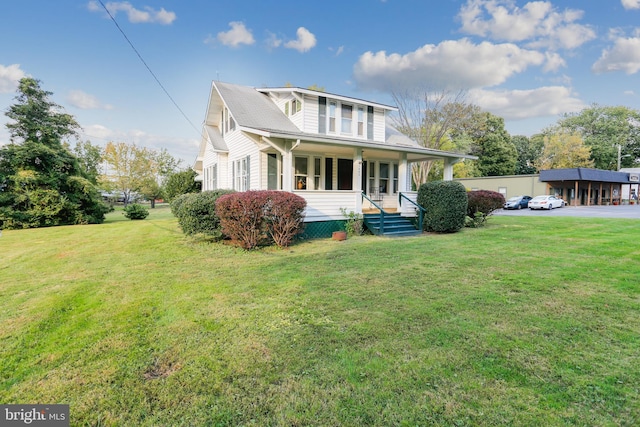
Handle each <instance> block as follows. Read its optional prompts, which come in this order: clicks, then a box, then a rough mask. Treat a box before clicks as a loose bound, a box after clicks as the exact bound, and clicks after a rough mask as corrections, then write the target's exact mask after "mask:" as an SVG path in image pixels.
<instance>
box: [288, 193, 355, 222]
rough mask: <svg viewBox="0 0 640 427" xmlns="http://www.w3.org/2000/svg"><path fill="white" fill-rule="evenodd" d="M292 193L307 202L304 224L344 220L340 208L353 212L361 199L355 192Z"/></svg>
mask: <svg viewBox="0 0 640 427" xmlns="http://www.w3.org/2000/svg"><path fill="white" fill-rule="evenodd" d="M294 193H295V194H297V195H298V196H300V197H302V198H304V199H305V200H306V201H307V209H306V210H305V218H304V221H305V222H316V221H329V220H336V219H338V220H339V219H344V216H343V215H342V212H340V208H345V209H346V210H347V212H350V211H354V212H355V211H356V205H357V199H358V198H361V197H362V196H361V195H360V193H359V192H357V191H294Z"/></svg>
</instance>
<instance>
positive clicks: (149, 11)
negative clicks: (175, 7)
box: [87, 0, 176, 25]
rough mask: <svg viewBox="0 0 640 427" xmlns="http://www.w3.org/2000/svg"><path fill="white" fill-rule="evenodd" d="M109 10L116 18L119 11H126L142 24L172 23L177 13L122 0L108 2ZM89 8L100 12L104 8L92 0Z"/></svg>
mask: <svg viewBox="0 0 640 427" xmlns="http://www.w3.org/2000/svg"><path fill="white" fill-rule="evenodd" d="M105 6H106V8H107V10H108V11H109V13H110V14H111V15H113V17H114V18H115V17H116V15H117V14H118V12H124V13H126V14H127V19H128V20H129V22H131V23H132V24H141V23H153V24H156V23H157V24H162V25H170V24H171V23H173V21H175V20H176V14H175V13H174V12H169V11H167V10H165V9H164V8H160V10H155V9H153V8H152V7H150V6H145V7H144V10H140V9H136V8H135V7H133V6H132V5H131V3H129V2H126V1H122V2H108V3H106V4H105ZM87 7H88V9H89V10H90V11H92V12H99V11H102V10H104V9H103V8H102V6H100V4H99V3H98V2H97V1H95V0H92V1H90V2H89V4H88V5H87Z"/></svg>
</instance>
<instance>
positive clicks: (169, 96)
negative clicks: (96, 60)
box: [98, 0, 201, 135]
mask: <svg viewBox="0 0 640 427" xmlns="http://www.w3.org/2000/svg"><path fill="white" fill-rule="evenodd" d="M98 2H99V3H100V5H102V7H103V9H104V10H105V11H106V12H107V14H108V15H109V18H111V21H113V23H114V24H115V26H116V27H117V28H118V31H120V33H121V34H122V36H123V37H124V39H125V40H126V41H127V43H129V46H131V49H133V51H134V52H135V53H136V55H137V56H138V58H139V59H140V61H141V62H142V63H143V64H144V66H145V68H146V69H147V70H148V71H149V73H150V74H151V75H152V76H153V78H154V80H155V81H156V83H158V85H159V86H160V88H161V89H162V90H163V92H164V93H165V94H166V95H167V97H168V98H169V99H170V100H171V102H172V103H173V105H174V106H175V107H176V108H177V109H178V111H180V114H182V117H184V118H185V120H186V121H187V122H189V124H190V125H191V127H192V128H193V129H195V131H196V133H198V135H200V133H201V131H200V130H199V129H198V128H197V127H196V126H195V125H194V124H193V122H192V121H191V120H190V119H189V117H187V115H186V114H185V112H184V111H183V110H182V108H180V106H179V105H178V103H177V102H176V101H175V100H174V99H173V97H172V96H171V94H169V91H168V90H167V89H166V88H165V87H164V85H163V84H162V82H160V79H159V78H158V76H156V74H155V73H154V72H153V70H151V67H149V64H147V61H145V60H144V58H143V57H142V55H141V54H140V52H138V49H136V47H135V46H134V45H133V43H132V42H131V40H130V39H129V37H127V34H126V33H125V32H124V30H123V29H122V28H121V27H120V25H119V24H118V21H116V18H115V17H114V16H113V15H112V14H111V12H110V11H109V9H107V6H105V4H104V3H103V2H102V0H98Z"/></svg>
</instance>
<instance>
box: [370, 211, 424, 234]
mask: <svg viewBox="0 0 640 427" xmlns="http://www.w3.org/2000/svg"><path fill="white" fill-rule="evenodd" d="M363 219H364V224H365V225H366V226H367V228H368V229H369V231H371V232H372V233H373V234H375V235H377V236H389V237H393V236H397V237H399V236H415V235H417V234H421V233H422V232H421V231H420V230H418V229H417V228H416V226H415V225H413V223H412V222H411V220H410V219H409V218H406V217H403V216H401V215H400V214H399V213H385V214H384V227H381V226H380V214H379V213H375V214H364V215H363ZM381 229H383V231H382V232H381Z"/></svg>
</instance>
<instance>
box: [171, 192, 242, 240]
mask: <svg viewBox="0 0 640 427" xmlns="http://www.w3.org/2000/svg"><path fill="white" fill-rule="evenodd" d="M230 193H234V191H233V190H213V191H203V192H202V193H190V194H183V195H182V196H179V197H177V198H176V199H174V200H173V202H172V203H171V212H172V213H173V214H174V215H175V216H176V218H177V219H178V224H179V225H180V228H182V232H183V233H185V234H187V235H194V234H205V235H207V236H209V237H213V238H214V239H220V238H222V232H221V231H220V218H219V217H218V215H216V200H218V198H219V197H221V196H224V195H226V194H230Z"/></svg>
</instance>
